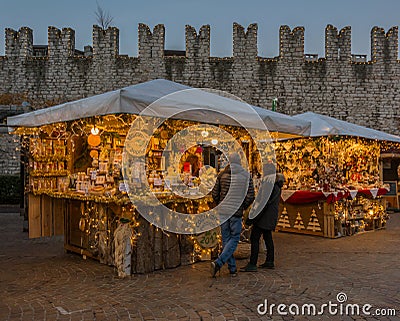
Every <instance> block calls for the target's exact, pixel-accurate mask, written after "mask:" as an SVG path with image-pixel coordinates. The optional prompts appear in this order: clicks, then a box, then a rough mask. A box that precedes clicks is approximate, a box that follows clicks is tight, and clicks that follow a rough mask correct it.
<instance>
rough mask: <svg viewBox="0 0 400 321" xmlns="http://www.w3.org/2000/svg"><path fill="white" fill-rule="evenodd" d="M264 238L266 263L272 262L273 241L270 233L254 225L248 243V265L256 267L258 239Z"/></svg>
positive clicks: (258, 247)
mask: <svg viewBox="0 0 400 321" xmlns="http://www.w3.org/2000/svg"><path fill="white" fill-rule="evenodd" d="M261 235H262V236H263V238H264V242H265V246H266V248H267V259H266V260H265V261H266V262H274V241H273V239H272V231H271V230H264V229H262V228H259V227H258V226H256V225H253V227H252V229H251V235H250V242H251V254H250V263H251V264H254V265H257V260H258V252H259V250H260V237H261Z"/></svg>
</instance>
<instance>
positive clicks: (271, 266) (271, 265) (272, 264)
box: [260, 261, 275, 269]
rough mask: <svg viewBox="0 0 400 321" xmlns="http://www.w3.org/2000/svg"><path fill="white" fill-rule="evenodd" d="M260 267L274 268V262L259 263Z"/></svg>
mask: <svg viewBox="0 0 400 321" xmlns="http://www.w3.org/2000/svg"><path fill="white" fill-rule="evenodd" d="M260 268H263V269H275V265H274V262H267V261H265V262H264V263H263V264H261V265H260Z"/></svg>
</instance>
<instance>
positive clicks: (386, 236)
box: [0, 213, 400, 321]
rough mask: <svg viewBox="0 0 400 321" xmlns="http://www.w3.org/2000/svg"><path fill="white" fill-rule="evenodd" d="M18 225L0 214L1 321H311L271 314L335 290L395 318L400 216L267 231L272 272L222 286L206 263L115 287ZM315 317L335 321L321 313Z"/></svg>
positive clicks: (86, 263)
mask: <svg viewBox="0 0 400 321" xmlns="http://www.w3.org/2000/svg"><path fill="white" fill-rule="evenodd" d="M21 223H22V218H21V217H20V216H19V215H18V214H9V213H1V214H0V244H1V245H0V272H1V273H0V320H7V321H8V320H157V321H158V320H242V321H245V320H271V319H273V320H315V318H313V317H311V316H292V315H287V316H281V315H278V313H277V309H276V306H277V305H279V304H286V305H291V304H297V305H299V306H301V305H302V304H311V303H312V304H315V305H316V306H318V307H320V306H321V305H322V304H327V303H328V302H329V301H331V302H332V303H337V295H338V293H339V292H343V293H345V294H346V295H347V298H348V299H347V301H346V302H348V303H352V304H355V303H356V304H360V305H363V304H371V305H372V306H373V308H377V307H379V308H395V309H397V313H398V315H400V312H399V307H400V296H399V288H398V284H399V283H400V274H399V272H398V262H399V258H400V254H399V250H398V249H399V248H400V237H399V235H400V215H399V214H393V215H392V218H391V220H389V221H388V227H387V229H386V230H381V231H379V232H373V233H365V234H363V235H357V236H354V237H347V238H340V239H335V240H329V239H323V238H315V237H308V236H301V235H294V234H287V233H275V234H274V240H275V246H276V248H277V255H276V261H277V262H276V266H277V268H276V269H275V270H262V269H259V271H258V272H256V273H244V272H241V273H239V275H238V276H237V277H236V278H231V277H230V276H229V273H228V271H227V270H226V269H223V270H222V272H221V276H218V277H217V278H216V279H212V278H210V276H209V262H200V263H197V264H195V265H193V266H185V267H178V268H176V269H169V270H165V271H157V272H154V273H152V274H147V275H135V276H133V277H132V278H127V279H119V278H117V277H116V272H115V270H114V269H113V268H112V267H109V266H106V265H102V264H100V263H98V262H97V261H94V260H83V259H82V258H81V257H80V256H79V255H76V254H68V253H65V252H64V250H63V240H62V238H45V239H44V240H29V239H28V236H27V234H26V233H23V232H21V228H20V227H21ZM299 254H301V255H299ZM299 257H301V259H299ZM264 259H265V256H264V254H262V255H261V256H260V262H263V260H264ZM246 263H247V259H245V260H238V266H244V265H245V264H246ZM264 300H267V302H268V305H269V306H270V305H271V304H275V308H274V310H273V312H274V313H273V315H269V313H267V314H264V315H260V314H258V313H257V307H258V306H259V305H260V304H264ZM320 319H321V320H338V319H337V316H332V315H329V314H328V312H327V310H325V314H324V315H323V316H321V318H320ZM398 319H399V317H398V316H395V317H394V316H391V317H381V318H378V317H375V316H369V317H368V318H367V316H343V318H342V320H391V321H392V320H398Z"/></svg>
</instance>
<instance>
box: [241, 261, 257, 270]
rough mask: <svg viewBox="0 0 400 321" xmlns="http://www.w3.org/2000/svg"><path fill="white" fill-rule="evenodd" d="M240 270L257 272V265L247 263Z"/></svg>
mask: <svg viewBox="0 0 400 321" xmlns="http://www.w3.org/2000/svg"><path fill="white" fill-rule="evenodd" d="M240 271H241V272H257V265H255V264H251V263H248V264H247V265H246V266H245V267H242V268H241V269H240Z"/></svg>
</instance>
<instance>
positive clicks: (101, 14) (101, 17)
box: [95, 1, 114, 30]
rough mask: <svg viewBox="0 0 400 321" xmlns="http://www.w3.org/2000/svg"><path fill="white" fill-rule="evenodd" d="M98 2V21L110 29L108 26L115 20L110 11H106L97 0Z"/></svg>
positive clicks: (101, 25)
mask: <svg viewBox="0 0 400 321" xmlns="http://www.w3.org/2000/svg"><path fill="white" fill-rule="evenodd" d="M96 3H97V10H96V11H95V15H96V21H97V23H98V24H99V25H100V27H101V28H102V29H103V30H106V29H108V27H110V26H111V23H112V22H113V20H114V18H113V17H111V15H110V13H109V12H107V11H104V10H103V8H102V7H101V6H100V5H99V3H98V2H97V1H96Z"/></svg>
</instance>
